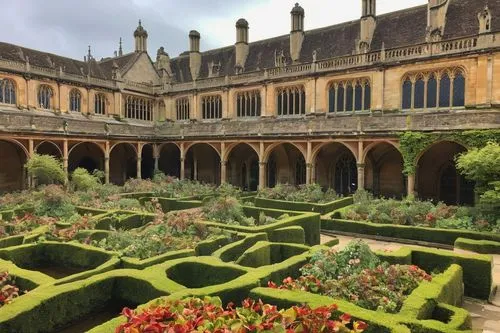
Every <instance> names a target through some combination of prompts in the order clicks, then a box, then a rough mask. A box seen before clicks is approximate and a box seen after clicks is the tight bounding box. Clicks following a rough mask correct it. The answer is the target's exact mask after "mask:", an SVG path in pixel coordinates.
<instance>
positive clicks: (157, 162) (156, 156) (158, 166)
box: [153, 155, 160, 173]
mask: <svg viewBox="0 0 500 333" xmlns="http://www.w3.org/2000/svg"><path fill="white" fill-rule="evenodd" d="M153 158H154V160H155V171H154V172H155V173H157V172H158V171H160V157H159V156H158V155H155V156H154V157H153Z"/></svg>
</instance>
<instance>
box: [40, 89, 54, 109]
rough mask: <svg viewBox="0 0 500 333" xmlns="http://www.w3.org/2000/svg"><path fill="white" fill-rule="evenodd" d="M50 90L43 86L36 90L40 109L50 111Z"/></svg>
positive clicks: (51, 93) (51, 94)
mask: <svg viewBox="0 0 500 333" xmlns="http://www.w3.org/2000/svg"><path fill="white" fill-rule="evenodd" d="M52 96H53V92H52V88H51V87H49V86H47V85H45V84H43V85H41V86H40V88H39V89H38V105H39V106H40V108H42V109H46V110H48V109H50V108H51V106H52V105H51V103H52Z"/></svg>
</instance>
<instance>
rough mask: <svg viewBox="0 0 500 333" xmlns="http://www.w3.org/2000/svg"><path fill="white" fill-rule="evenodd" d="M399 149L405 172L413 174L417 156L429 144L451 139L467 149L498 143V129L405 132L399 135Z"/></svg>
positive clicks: (499, 133)
mask: <svg viewBox="0 0 500 333" xmlns="http://www.w3.org/2000/svg"><path fill="white" fill-rule="evenodd" d="M399 141H400V150H401V154H402V155H403V160H404V169H403V172H404V173H405V174H415V170H416V167H417V157H418V156H419V155H420V154H421V153H422V152H424V151H425V150H426V149H427V148H428V147H429V146H430V145H432V144H433V143H435V142H439V141H453V142H457V143H460V144H462V145H464V146H465V147H466V148H467V149H470V148H480V147H482V146H485V145H486V143H487V142H489V141H492V142H497V143H500V130H473V131H460V132H458V131H456V132H448V133H424V132H405V133H402V134H401V135H400V138H399Z"/></svg>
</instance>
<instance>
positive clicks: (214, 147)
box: [184, 142, 222, 158]
mask: <svg viewBox="0 0 500 333" xmlns="http://www.w3.org/2000/svg"><path fill="white" fill-rule="evenodd" d="M199 144H203V145H208V146H210V147H212V148H213V150H215V152H216V153H217V155H219V158H221V157H222V156H221V152H220V149H219V147H217V146H216V145H214V144H213V143H211V142H191V143H190V144H188V145H185V146H184V152H185V154H187V152H188V150H189V149H190V148H192V147H193V146H196V145H199Z"/></svg>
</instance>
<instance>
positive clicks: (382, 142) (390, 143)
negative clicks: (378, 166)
mask: <svg viewBox="0 0 500 333" xmlns="http://www.w3.org/2000/svg"><path fill="white" fill-rule="evenodd" d="M379 144H387V145H391V146H393V147H394V148H395V149H396V150H397V151H398V152H399V153H400V154H401V149H400V146H399V144H398V143H396V142H393V141H391V140H381V141H374V142H372V143H370V144H369V145H367V146H366V147H365V149H364V150H363V155H361V157H360V158H359V159H358V163H365V160H366V156H367V155H368V153H369V152H370V151H371V150H372V149H373V148H374V147H376V146H377V145H379Z"/></svg>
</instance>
